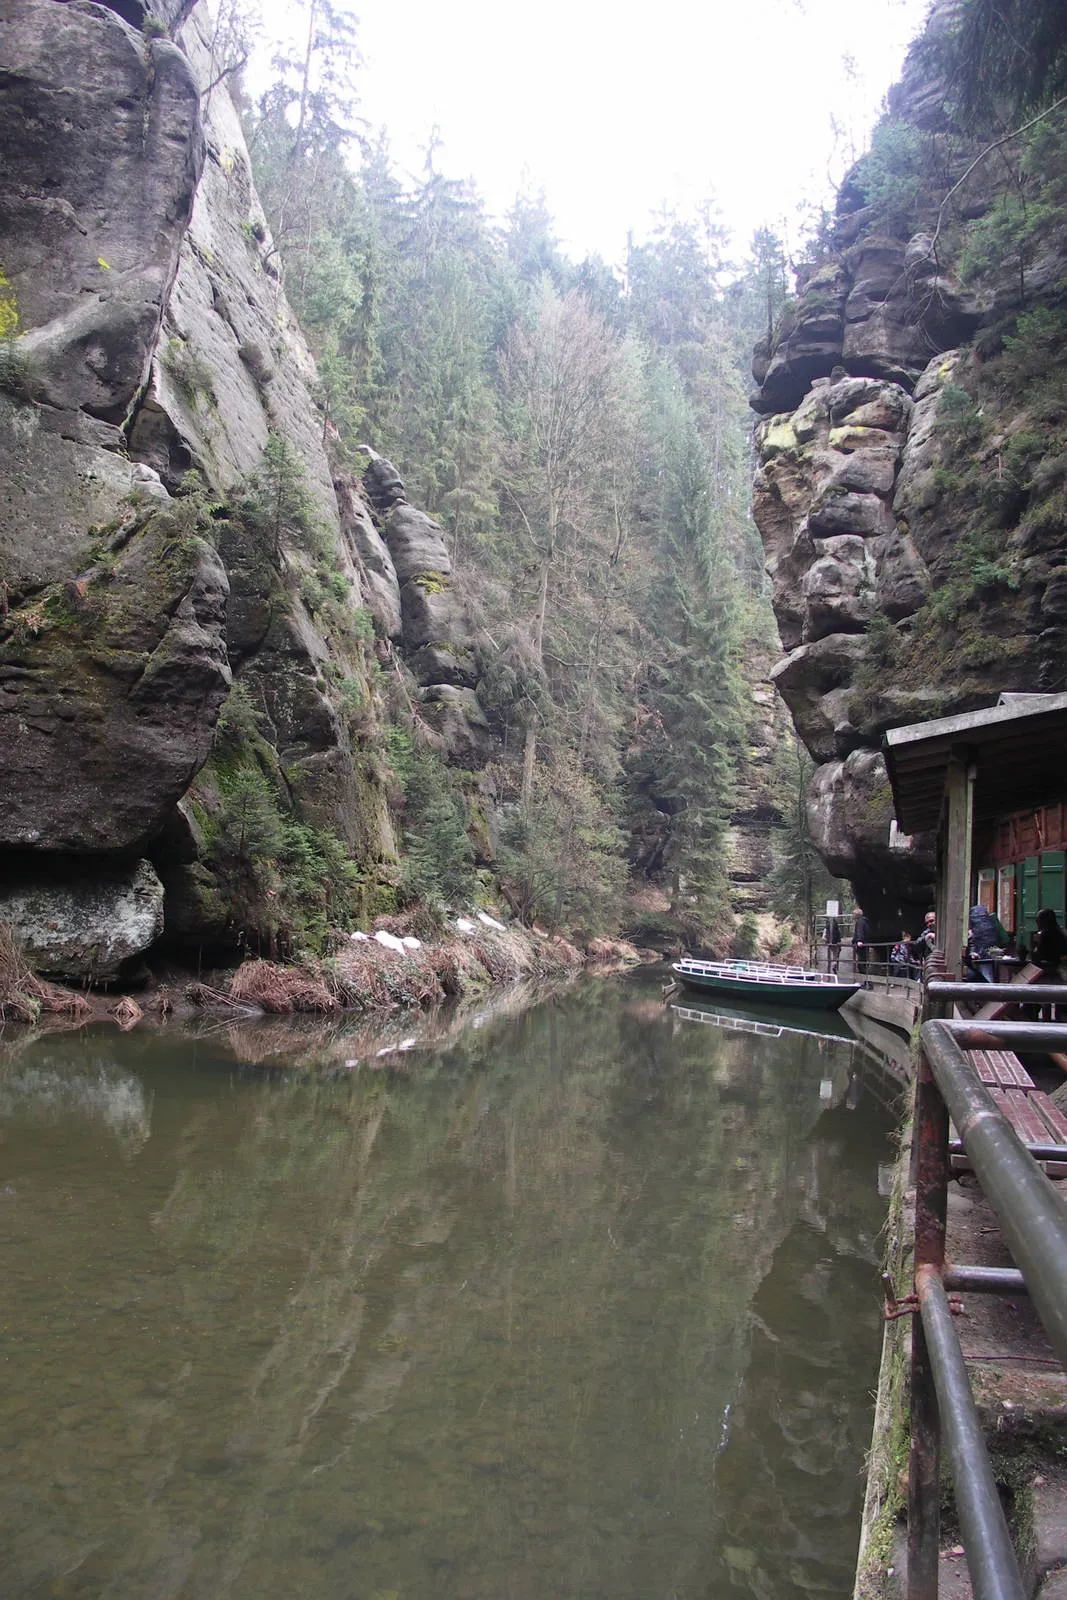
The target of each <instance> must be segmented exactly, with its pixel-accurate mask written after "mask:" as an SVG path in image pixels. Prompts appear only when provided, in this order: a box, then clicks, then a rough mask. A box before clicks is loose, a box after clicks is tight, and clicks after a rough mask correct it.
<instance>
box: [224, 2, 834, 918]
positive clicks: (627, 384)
mask: <svg viewBox="0 0 1067 1600" xmlns="http://www.w3.org/2000/svg"><path fill="white" fill-rule="evenodd" d="M303 18H304V22H305V23H306V30H307V31H306V36H305V41H306V43H305V49H304V50H303V52H302V53H300V54H299V55H298V57H297V58H296V59H287V58H284V57H276V58H275V62H274V73H275V76H274V79H273V81H272V83H271V84H270V86H269V87H268V88H267V90H266V91H265V92H264V93H262V94H261V95H260V96H258V98H256V99H255V101H254V102H253V100H252V99H251V98H250V97H249V96H248V94H247V93H243V94H242V95H241V96H240V97H241V98H242V100H243V106H244V116H245V124H246V133H247V137H248V143H249V148H250V151H251V154H252V160H253V166H254V176H255V181H256V184H257V188H258V190H259V194H260V196H261V198H262V201H263V204H264V208H265V210H266V213H267V217H268V220H269V224H270V229H271V235H272V239H273V247H274V249H275V250H276V251H277V254H278V256H279V257H280V264H281V268H282V272H283V275H284V284H285V289H286V293H287V295H288V297H289V300H290V301H291V303H292V304H293V306H294V308H295V310H296V312H297V315H298V316H299V318H300V321H301V325H302V327H303V330H304V332H305V335H306V337H307V339H308V341H309V344H310V346H311V349H312V352H313V354H314V356H315V359H316V363H317V369H318V383H319V390H318V399H319V403H320V406H321V414H322V418H323V426H324V434H325V441H326V444H327V448H328V451H329V453H330V457H331V461H332V463H333V465H334V470H335V472H344V471H347V472H350V473H357V474H358V473H360V472H362V470H363V469H364V467H365V466H366V464H367V453H366V448H365V447H370V449H371V450H372V451H374V452H377V453H379V454H380V455H382V456H384V457H386V458H387V459H388V460H389V461H390V462H392V463H393V464H394V465H395V466H396V468H397V470H398V472H399V474H400V476H401V478H402V479H403V482H404V484H405V486H406V489H407V493H408V497H409V499H410V500H411V501H412V502H413V503H414V504H415V505H417V506H419V507H421V508H422V509H424V510H425V511H427V512H428V513H429V514H430V515H431V516H432V517H434V518H435V519H436V520H437V521H438V522H439V523H440V524H441V525H442V527H443V528H444V529H445V531H446V535H447V540H448V546H449V554H450V557H451V561H452V568H453V576H452V584H453V586H454V588H455V589H456V591H457V592H458V594H459V595H460V597H461V599H462V602H463V605H464V608H465V610H466V613H467V615H468V617H469V618H470V620H471V623H472V627H473V632H474V640H475V648H476V653H477V657H478V666H479V691H478V692H479V697H480V699H481V701H482V703H483V705H484V706H485V708H486V710H487V712H488V715H489V717H490V721H491V724H492V728H493V734H494V749H495V751H496V752H497V754H496V757H495V759H494V760H493V761H492V762H491V764H490V767H489V769H488V770H487V772H485V773H480V774H477V775H475V774H469V773H466V774H465V773H462V772H456V771H455V770H454V769H449V768H446V767H445V766H444V764H443V763H442V762H440V761H439V760H438V759H437V757H436V755H435V752H434V749H433V742H432V739H428V738H426V737H425V732H426V730H425V728H424V726H423V725H422V723H421V719H420V717H419V714H418V708H417V705H416V697H415V696H414V695H413V694H412V693H411V692H410V685H409V686H408V691H405V686H404V685H405V669H404V667H403V663H402V662H401V661H399V660H398V659H397V658H396V655H395V653H394V652H393V651H392V650H391V648H390V647H389V646H388V643H387V642H386V641H381V640H379V641H378V644H377V647H376V648H377V669H376V670H377V676H376V679H375V682H374V694H375V697H376V714H377V716H378V717H379V718H380V719H381V720H382V721H383V722H384V723H385V724H386V730H385V731H386V737H385V740H384V747H385V749H386V750H387V751H388V753H389V760H390V762H391V765H392V771H393V774H394V776H395V778H396V781H397V785H398V786H399V788H400V789H401V790H402V791H403V801H402V810H401V816H402V822H403V829H402V852H403V878H402V883H401V888H400V903H401V904H403V903H404V902H405V899H407V900H408V901H411V900H419V901H420V902H422V901H425V902H429V903H438V904H460V903H462V902H463V901H464V900H467V901H468V902H471V901H473V900H474V899H476V898H477V893H478V883H477V873H478V870H479V869H481V870H482V873H483V878H484V881H485V883H486V884H487V885H490V886H491V893H496V892H498V891H502V892H503V894H504V897H505V899H506V900H507V901H508V902H509V904H510V906H511V909H512V910H513V911H515V912H516V913H518V914H519V915H521V916H522V917H523V918H524V919H526V920H539V921H541V922H542V923H544V924H545V925H547V926H550V927H554V928H568V929H570V930H572V931H574V932H578V933H581V934H584V935H587V936H588V935H590V934H594V933H596V932H598V931H604V930H613V929H616V928H618V927H619V926H620V925H628V926H629V927H630V928H631V930H632V931H635V932H637V933H640V934H643V935H644V936H645V937H646V938H648V937H653V938H654V937H655V936H656V935H657V933H658V934H667V933H669V932H672V931H674V932H676V931H677V930H678V929H679V927H680V926H681V927H682V928H683V929H685V930H687V931H688V932H689V933H690V934H696V933H697V932H698V930H699V931H701V932H712V933H714V932H715V931H718V932H719V933H723V934H726V935H727V936H732V935H733V934H734V932H735V931H736V922H735V918H734V916H733V915H732V914H731V909H730V904H729V896H728V884H727V875H726V866H725V859H726V858H725V854H724V835H725V830H726V828H727V826H728V822H729V818H730V814H731V810H732V809H733V808H734V805H735V797H736V792H737V786H738V783H739V781H740V780H741V779H742V778H743V775H744V767H745V762H746V752H747V750H748V744H749V739H750V733H751V729H750V722H751V717H752V710H753V708H752V703H751V696H750V694H749V693H748V690H747V683H748V682H751V681H752V680H754V679H756V678H759V677H760V676H762V675H763V671H764V670H765V665H766V663H768V662H769V660H770V658H771V655H772V653H773V651H774V648H775V645H774V630H773V620H772V618H771V613H770V607H769V600H768V597H767V593H766V584H765V579H764V576H763V565H762V563H763V556H762V550H761V547H760V544H759V539H758V536H757V534H756V531H755V528H754V526H753V525H752V522H751V519H750V516H749V481H750V476H751V460H750V454H749V433H750V424H751V414H750V412H749V410H748V406H747V378H748V363H749V356H750V352H751V349H752V346H753V343H754V342H755V340H756V339H757V338H758V337H759V336H760V334H761V333H764V332H765V331H766V329H767V326H768V324H769V322H771V321H773V318H774V316H775V314H776V312H777V310H778V308H779V306H780V305H781V303H782V301H783V299H784V296H785V280H786V269H787V263H786V258H785V252H784V250H783V247H782V245H781V243H780V241H779V239H778V238H777V237H776V235H775V234H774V233H773V232H771V231H770V230H764V231H761V232H760V233H758V234H757V236H756V237H755V239H754V240H753V242H752V246H751V252H750V255H749V257H748V259H746V260H743V261H736V260H731V259H729V256H728V252H727V245H726V235H725V230H724V229H723V228H722V226H721V225H720V224H719V222H718V221H717V219H716V215H715V211H714V207H713V206H711V205H709V206H707V207H705V208H704V209H703V211H702V213H701V214H700V215H698V216H682V215H676V214H663V215H661V216H660V217H658V218H657V219H656V220H655V224H654V226H653V227H652V228H651V229H650V232H649V235H648V237H647V238H644V239H642V240H640V241H638V240H636V239H635V238H632V237H631V240H630V243H629V247H628V250H627V254H626V259H625V263H624V267H623V269H622V271H621V272H620V271H615V270H612V268H611V267H609V266H608V265H607V264H606V263H605V262H604V261H603V260H601V259H599V258H595V257H593V258H586V259H584V260H581V261H573V260H571V259H569V258H568V257H567V255H566V254H565V253H564V252H563V251H562V249H561V247H560V245H559V243H558V241H557V239H556V237H555V234H554V229H553V219H552V215H551V212H550V209H549V206H548V203H547V201H546V198H545V196H544V195H543V194H539V193H531V192H527V193H522V194H519V195H518V196H517V197H516V198H515V201H514V204H513V205H512V207H511V209H510V211H509V212H508V214H507V217H506V219H505V220H504V222H503V223H502V224H499V223H496V222H494V221H493V220H492V219H491V218H490V217H489V216H487V214H486V210H485V208H484V206H483V204H482V202H481V201H480V199H479V196H478V194H477V192H476V191H475V189H474V188H473V187H472V185H471V184H470V183H468V182H462V181H458V180H456V179H454V178H451V177H448V176H446V175H445V171H444V156H443V152H442V150H441V147H440V144H439V141H438V140H437V138H436V136H433V137H431V138H430V140H429V143H428V145H427V148H426V150H425V161H424V166H423V170H422V172H421V173H420V174H419V175H418V176H417V178H414V179H407V180H405V178H404V177H403V176H402V175H401V174H399V173H398V172H397V170H396V168H395V166H394V163H393V161H392V160H391V156H390V149H389V141H388V136H387V134H386V133H384V132H381V133H377V134H372V133H370V132H369V131H368V129H367V128H366V126H365V125H364V124H363V123H362V122H361V121H360V119H359V102H358V71H357V64H358V56H357V39H356V37H355V34H354V31H353V28H352V25H351V22H350V20H349V19H348V18H347V17H346V16H345V14H343V13H340V12H337V11H335V10H334V9H332V8H331V7H330V6H329V5H328V4H326V3H325V0H305V4H304V7H303ZM222 21H223V23H226V22H227V16H226V13H225V12H224V13H223V18H222ZM229 25H230V26H231V28H233V26H234V23H233V19H232V18H230V19H229ZM226 49H229V50H230V52H231V56H232V59H234V60H236V61H240V59H241V58H242V54H243V51H242V49H241V48H240V46H239V43H238V44H237V45H235V44H234V42H233V39H232V38H229V37H225V38H223V39H222V42H221V43H220V56H221V54H222V53H224V52H225V50H226ZM222 70H225V68H223V69H222ZM239 94H240V91H239ZM795 760H796V758H795V755H794V754H793V751H792V750H791V749H786V748H783V750H782V751H781V772H780V787H781V791H782V797H781V802H780V804H779V803H777V802H776V803H775V804H774V805H773V806H772V810H773V814H774V819H775V822H776V824H777V825H779V836H780V840H781V846H782V848H781V850H780V851H779V852H778V853H779V855H780V857H781V859H782V871H781V874H780V876H781V893H780V897H779V898H780V900H781V901H782V909H784V910H785V911H786V912H787V913H795V912H799V911H800V910H801V909H802V906H803V902H804V900H805V897H806V898H807V900H808V901H809V902H810V898H811V889H812V882H811V878H812V871H813V870H815V866H816V865H817V863H815V858H814V855H813V853H812V852H811V851H810V849H809V848H807V847H806V845H805V842H804V839H803V832H804V828H803V819H802V811H803V808H802V807H800V808H799V817H798V816H797V811H798V808H797V807H796V806H795V804H793V801H792V799H791V795H792V793H793V789H794V783H793V769H794V767H795ZM778 782H779V776H775V777H774V778H773V779H772V783H771V787H772V789H773V787H774V784H775V783H778ZM487 815H488V816H491V818H492V826H491V828H490V829H488V830H487V829H486V827H485V826H483V821H484V818H485V817H486V816H487ZM783 818H784V819H785V821H784V822H783V820H782V819H783ZM791 819H792V820H791ZM489 833H491V834H492V840H491V843H490V840H489V838H488V834H489ZM794 834H796V837H795V838H794ZM650 886H651V887H652V888H653V889H654V893H653V894H652V896H651V897H650V898H647V900H646V901H644V902H643V901H642V895H643V893H644V891H646V890H647V889H648V888H649V887H650ZM642 905H644V910H643V911H642Z"/></svg>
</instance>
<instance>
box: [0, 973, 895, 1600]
mask: <svg viewBox="0 0 1067 1600" xmlns="http://www.w3.org/2000/svg"><path fill="white" fill-rule="evenodd" d="M687 1012H688V1013H689V1014H688V1015H687V1014H686V1013H687ZM800 1026H801V1027H803V1028H809V1027H816V1028H817V1027H818V1026H819V1024H818V1023H817V1022H814V1023H813V1022H801V1023H800ZM402 1029H406V1030H407V1036H406V1037H405V1036H404V1033H403V1031H402ZM402 1029H401V1028H398V1027H397V1026H394V1027H393V1029H392V1031H391V1032H389V1033H387V1034H386V1035H384V1036H383V1037H381V1038H379V1037H376V1036H375V1035H374V1034H372V1033H371V1032H370V1031H369V1030H368V1029H367V1028H365V1027H364V1028H358V1027H357V1026H356V1025H355V1024H351V1025H349V1026H347V1027H346V1026H340V1027H337V1026H334V1027H330V1028H315V1029H308V1028H307V1027H306V1026H305V1027H303V1028H300V1027H297V1026H289V1025H287V1024H280V1023H274V1024H269V1023H268V1024H260V1023H253V1022H238V1023H232V1024H231V1023H224V1022H223V1023H213V1024H211V1025H209V1026H205V1027H203V1028H200V1029H198V1030H196V1031H195V1032H189V1031H183V1030H182V1029H180V1028H178V1027H177V1026H173V1025H172V1026H171V1027H170V1028H164V1029H156V1030H154V1031H153V1030H150V1031H141V1030H137V1031H134V1032H131V1033H128V1034H126V1035H120V1034H119V1033H118V1032H117V1031H116V1030H114V1029H102V1028H93V1029H86V1030H74V1031H70V1032H66V1033H46V1034H41V1035H33V1034H28V1033H26V1032H24V1031H23V1030H19V1029H14V1028H11V1027H9V1028H8V1029H7V1030H6V1032H5V1031H4V1030H0V1161H2V1171H0V1237H2V1239H3V1259H4V1263H5V1266H4V1303H3V1311H2V1314H0V1320H2V1358H0V1359H2V1373H3V1384H2V1392H0V1417H2V1431H3V1440H4V1450H3V1456H2V1462H0V1594H2V1595H3V1596H4V1600H16V1597H19V1600H21V1597H31V1596H32V1597H34V1600H38V1597H42V1600H43V1597H49V1600H51V1597H56V1600H59V1597H62V1600H178V1597H181V1600H223V1597H225V1600H297V1597H299V1600H431V1597H433V1600H439V1597H443V1600H557V1597H558V1600H698V1597H699V1600H735V1597H736V1600H741V1597H746V1600H748V1597H752V1600H755V1597H759V1600H789V1597H790V1596H801V1595H818V1596H824V1597H827V1600H846V1597H847V1596H848V1595H850V1594H851V1585H852V1569H853V1564H854V1561H855V1553H856V1544H857V1539H858V1532H859V1517H860V1509H861V1503H862V1492H863V1482H862V1469H863V1458H864V1451H865V1449H866V1447H867V1445H868V1443H869V1440H870V1431H871V1419H872V1404H873V1402H872V1398H871V1395H872V1390H873V1388H874V1384H875V1381H876V1372H877V1363H878V1356H879V1347H880V1329H881V1320H880V1293H879V1283H878V1267H879V1258H880V1240H879V1231H880V1229H881V1227H882V1224H883V1222H884V1218H885V1206H886V1201H885V1200H884V1198H882V1197H880V1195H879V1184H878V1172H879V1167H880V1166H881V1165H882V1164H884V1163H887V1162H889V1161H891V1159H892V1149H891V1144H890V1136H891V1133H892V1129H893V1118H892V1116H891V1114H890V1111H889V1109H887V1106H886V1104H884V1103H883V1102H884V1100H885V1099H887V1096H886V1093H885V1088H884V1083H883V1080H882V1078H881V1075H880V1074H879V1073H878V1072H877V1071H876V1070H874V1071H872V1069H871V1066H870V1062H869V1059H866V1058H865V1057H864V1054H863V1052H862V1051H860V1050H859V1049H858V1048H857V1047H856V1046H855V1045H854V1044H851V1043H849V1041H848V1040H847V1039H845V1038H835V1037H830V1038H824V1037H819V1036H816V1035H814V1034H810V1035H809V1034H805V1033H788V1032H785V1033H782V1034H781V1035H780V1036H778V1037H774V1036H769V1035H767V1034H766V1033H762V1032H759V1033H753V1032H746V1031H738V1030H737V1029H735V1028H729V1027H722V1026H720V1025H718V1024H717V1023H716V1022H715V1021H714V1020H713V1019H711V1018H710V1017H709V1016H708V1014H707V1013H706V1012H704V1013H702V1012H701V1009H700V1008H699V1007H688V1006H685V1007H683V1008H681V1009H678V1008H676V1007H672V1006H671V1005H670V1004H669V1003H665V1002H664V1001H663V999H662V998H661V995H660V990H659V981H658V979H656V978H655V977H654V976H648V975H646V976H637V977H632V978H629V979H614V980H586V981H583V982H582V983H580V984H578V985H577V986H575V987H572V988H571V989H569V990H567V991H565V992H563V993H561V994H557V995H556V996H555V997H552V998H548V999H545V1000H542V1001H541V1002H540V1003H537V1004H534V1005H532V1006H529V1007H528V1008H527V1009H523V1010H519V1011H517V1012H516V1011H515V1010H514V1009H512V1010H511V1011H509V1010H508V1008H507V1007H504V1008H503V1009H502V1010H501V1011H500V1012H499V1013H494V1012H492V1011H489V1012H487V1013H485V1014H483V1015H481V1016H477V1017H475V1018H473V1019H469V1020H467V1021H466V1022H465V1023H464V1024H463V1025H462V1026H460V1025H455V1024H454V1025H453V1026H452V1027H451V1028H450V1029H449V1030H447V1031H444V1032H441V1031H440V1030H438V1033H437V1035H436V1037H435V1036H434V1034H433V1031H432V1030H431V1032H430V1034H429V1035H428V1036H427V1042H420V1041H421V1040H422V1038H423V1035H425V1034H426V1026H425V1024H422V1023H417V1024H414V1025H413V1024H411V1023H410V1022H407V1023H405V1024H403V1025H402ZM383 1040H384V1042H383ZM379 1051H386V1052H388V1053H385V1054H379V1053H378V1052H379Z"/></svg>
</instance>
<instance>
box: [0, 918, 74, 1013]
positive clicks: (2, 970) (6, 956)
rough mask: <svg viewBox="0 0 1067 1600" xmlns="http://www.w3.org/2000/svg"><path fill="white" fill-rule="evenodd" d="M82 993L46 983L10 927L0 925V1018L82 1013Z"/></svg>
mask: <svg viewBox="0 0 1067 1600" xmlns="http://www.w3.org/2000/svg"><path fill="white" fill-rule="evenodd" d="M91 1009H92V1007H91V1006H90V1005H89V1002H88V1001H87V1000H86V999H85V996H84V995H80V994H76V993H75V992H74V990H73V989H62V988H60V986H59V985H58V984H56V983H46V982H45V980H44V978H39V977H38V976H37V974H36V973H35V972H34V971H33V968H32V967H31V966H30V964H29V962H28V961H27V960H26V957H25V956H24V955H23V953H22V950H21V948H20V947H19V945H18V943H17V942H16V940H15V936H14V934H13V933H12V932H11V929H10V928H8V927H6V926H0V1022H36V1021H37V1019H38V1017H40V1016H53V1017H83V1016H85V1015H86V1014H87V1013H88V1012H89V1011H90V1010H91Z"/></svg>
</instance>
